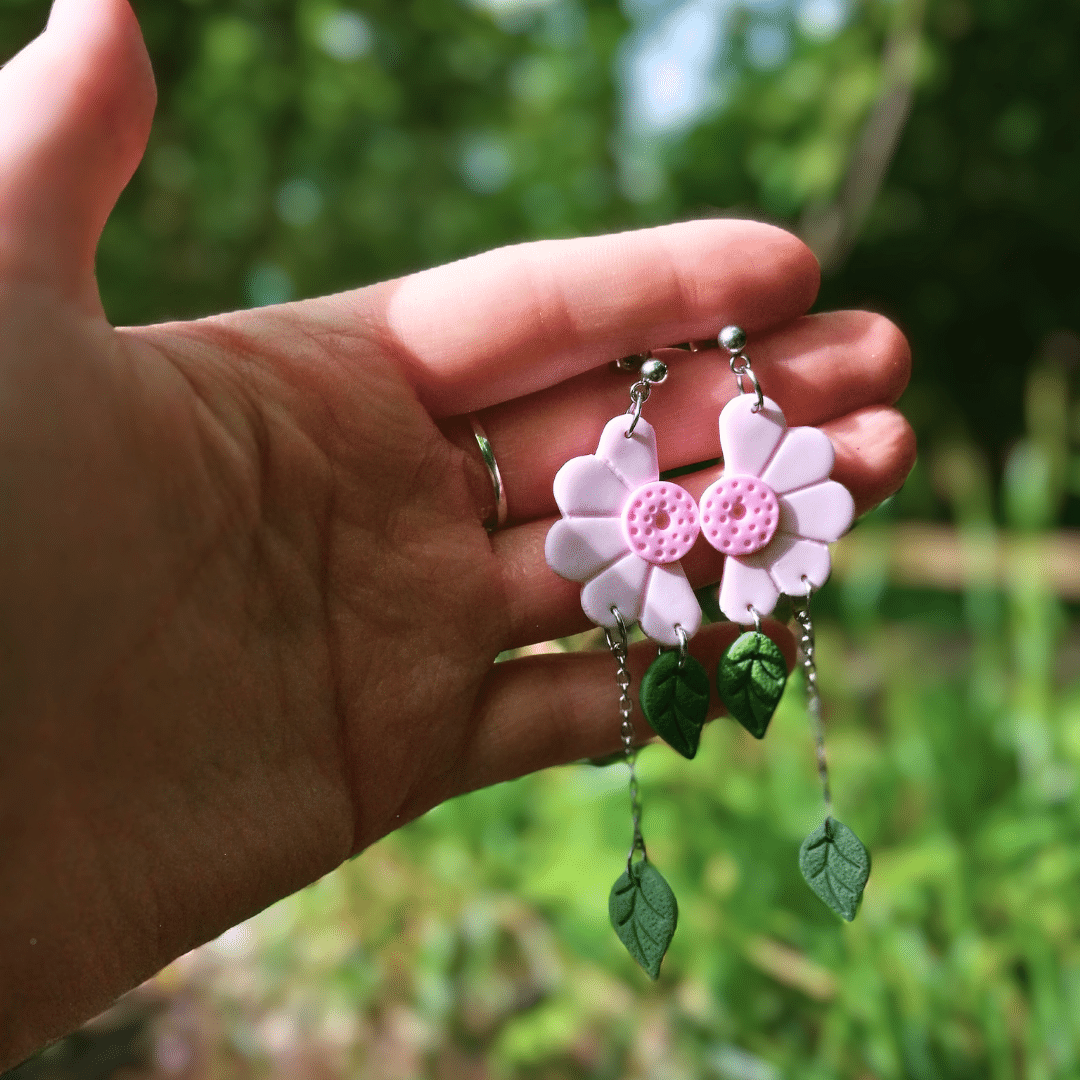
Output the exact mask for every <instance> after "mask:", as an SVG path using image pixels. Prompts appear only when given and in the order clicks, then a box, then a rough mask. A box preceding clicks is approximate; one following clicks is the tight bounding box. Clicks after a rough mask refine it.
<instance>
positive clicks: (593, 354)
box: [0, 0, 914, 1066]
mask: <svg viewBox="0 0 1080 1080" xmlns="http://www.w3.org/2000/svg"><path fill="white" fill-rule="evenodd" d="M153 100H154V94H153V83H152V76H151V74H150V70H149V65H148V61H147V59H146V55H145V51H144V49H143V46H142V41H141V37H140V35H139V31H138V27H137V25H136V24H135V21H134V17H133V16H132V14H131V12H130V10H129V9H128V7H127V4H126V2H125V0H57V4H56V7H55V9H54V12H53V16H52V19H51V22H50V26H49V29H48V30H47V31H46V33H45V34H44V35H43V36H42V37H41V38H39V39H38V40H37V41H35V42H34V43H33V44H32V45H31V46H29V47H28V48H27V49H26V50H25V51H24V52H23V53H21V54H20V55H19V56H18V57H17V58H16V59H15V60H14V61H12V62H11V63H10V64H9V65H8V66H7V67H6V68H5V69H4V70H3V71H2V72H0V103H2V105H3V112H4V115H5V117H6V119H5V122H4V127H3V130H2V131H0V326H2V329H3V334H2V336H0V410H2V412H0V501H2V507H3V518H2V521H3V527H2V532H0V538H2V539H0V642H2V648H0V665H2V676H0V703H2V708H0V740H2V741H0V745H2V746H3V748H4V753H3V754H2V755H0V850H2V851H3V858H2V859H0V896H2V897H3V900H2V901H0V910H2V912H3V916H4V917H3V919H2V920H0V942H2V945H0V1066H2V1065H4V1064H10V1063H11V1062H14V1061H16V1060H17V1059H18V1058H19V1057H20V1055H22V1054H24V1053H26V1052H28V1051H29V1050H31V1049H33V1048H34V1047H35V1046H37V1045H39V1044H40V1043H41V1042H43V1041H44V1040H46V1039H47V1038H48V1037H50V1036H52V1035H55V1034H58V1033H60V1032H61V1031H63V1030H65V1029H66V1028H68V1027H70V1026H71V1025H72V1024H74V1023H75V1022H77V1021H78V1020H79V1019H80V1018H82V1017H84V1016H85V1015H87V1014H89V1013H90V1012H92V1011H93V1010H95V1009H96V1008H98V1007H100V1006H101V1005H102V1004H104V1003H105V1002H107V1001H108V1000H110V999H111V997H112V996H114V995H115V994H116V993H118V992H120V991H121V990H123V989H124V988H126V987H128V986H130V985H132V984H133V983H135V982H136V981H138V980H139V979H140V978H142V977H145V976H146V975H148V974H150V973H151V972H153V971H154V970H156V969H157V968H159V967H160V966H162V965H163V964H165V963H166V962H168V961H169V960H170V959H172V958H173V957H174V956H176V955H178V954H179V953H181V952H183V951H185V950H186V949H188V948H190V947H192V946H193V945H195V944H198V943H199V942H201V941H204V940H206V939H208V938H209V937H211V936H213V935H214V934H216V933H218V932H220V931H221V930H222V929H224V928H225V927H227V926H229V925H231V924H233V923H235V922H237V921H239V920H240V919H242V918H243V917H245V916H246V915H248V914H250V913H252V912H254V911H256V910H258V909H259V908H261V907H262V906H265V905H266V904H267V903H270V902H271V901H273V900H274V899H276V898H278V897H280V896H282V895H285V894H286V893H288V892H289V891H291V890H293V889H295V888H297V887H299V886H301V885H303V884H305V883H307V882H309V881H311V880H313V879H314V878H316V877H317V876H319V875H320V874H322V873H324V872H326V871H328V870H330V869H332V868H333V867H334V866H335V865H337V864H338V863H339V862H340V861H341V860H342V859H344V858H345V857H347V856H348V855H349V854H351V853H353V852H355V851H358V850H360V849H361V848H362V847H363V846H365V845H366V844H368V843H370V842H371V841H373V840H375V839H376V838H378V837H379V836H381V835H383V834H385V833H386V832H388V831H389V830H391V829H393V828H395V827H396V826H397V825H400V824H402V823H404V822H405V821H407V820H409V819H411V818H413V817H415V816H416V815H417V814H419V813H422V812H423V811H424V810H426V809H428V808H429V807H431V806H432V805H434V804H436V803H437V802H439V801H441V800H443V799H445V798H448V797H450V796H452V795H455V794H458V793H460V792H463V791H467V790H470V789H472V788H475V787H478V786H482V785H485V784H491V783H495V782H498V781H500V780H504V779H508V778H510V777H513V776H517V775H520V774H522V773H524V772H527V771H529V770H532V769H536V768H540V767H542V766H545V765H549V764H554V763H558V762H564V761H569V760H573V759H576V758H581V757H584V756H587V755H596V754H600V753H605V752H607V751H610V750H612V749H614V748H615V747H616V746H617V745H618V723H617V719H616V711H615V701H616V697H615V690H614V680H613V671H612V667H611V663H610V658H609V657H607V656H606V655H590V654H574V655H564V656H555V657H551V656H545V657H532V658H526V659H520V660H516V661H510V662H507V663H504V664H499V665H495V664H494V660H495V658H496V656H497V655H498V654H499V653H500V652H501V651H503V650H505V649H507V648H511V647H514V646H520V645H525V644H529V643H532V642H537V641H543V640H546V639H548V638H551V637H555V636H562V635H567V634H571V633H574V632H576V631H578V630H582V629H585V628H586V626H587V623H586V621H585V620H584V617H583V616H582V614H581V609H580V605H579V603H578V587H577V586H575V585H573V584H570V583H568V582H564V581H562V580H560V579H558V578H556V577H555V576H554V575H553V574H552V573H551V571H550V570H548V568H547V567H546V565H545V563H544V559H543V542H544V536H545V534H546V532H547V529H548V528H549V526H550V523H551V520H552V519H553V517H554V516H555V515H556V513H557V512H556V509H555V506H554V501H553V498H552V494H551V481H552V477H553V476H554V474H555V472H556V470H557V469H558V467H559V465H561V464H562V462H564V461H565V460H566V459H567V458H569V457H572V456H575V455H578V454H583V453H590V452H591V451H592V450H593V449H594V448H595V443H596V438H597V435H598V433H599V431H600V430H601V428H602V426H603V423H604V421H606V420H607V419H608V418H610V417H611V416H612V415H614V414H615V413H617V412H620V411H623V410H624V409H625V407H626V403H627V400H628V399H627V387H628V380H627V378H626V377H625V376H618V375H616V374H614V373H613V372H611V371H610V370H609V368H608V365H607V362H608V361H610V360H611V359H612V358H614V357H617V356H620V355H624V354H627V353H631V352H640V351H642V350H645V349H649V348H659V347H662V346H664V345H667V344H670V343H672V342H678V341H685V340H688V339H694V338H706V337H709V336H710V335H715V333H716V331H717V329H718V328H719V327H720V326H721V325H723V324H726V323H732V322H736V323H738V324H740V325H742V326H744V327H745V328H746V329H747V330H748V331H749V332H750V333H751V335H752V339H751V342H752V352H753V357H754V364H755V370H756V371H757V372H758V373H759V375H760V377H761V380H762V383H763V385H764V387H765V390H766V392H767V393H768V394H769V395H770V396H771V397H773V398H775V399H776V400H777V401H778V402H779V403H780V404H781V405H782V406H783V408H784V409H785V410H786V412H787V415H788V418H789V420H790V422H791V423H793V424H818V425H821V426H823V427H824V429H825V430H826V431H827V432H828V434H829V435H830V437H831V438H832V440H833V442H834V445H835V446H836V449H837V469H836V472H835V474H834V475H836V477H837V478H838V479H840V480H841V481H842V482H844V483H845V484H846V485H847V486H848V487H849V488H850V489H851V490H852V491H853V492H854V494H855V496H856V501H857V503H858V505H859V507H860V508H861V509H866V508H868V507H869V506H871V505H873V504H874V503H875V502H877V501H879V500H880V499H881V498H883V497H884V496H886V495H888V494H889V493H891V492H892V491H893V490H895V489H896V487H897V486H898V485H899V484H900V483H901V482H902V480H903V478H904V476H905V475H906V472H907V470H908V468H909V467H910V464H911V461H912V455H913V452H914V451H913V442H912V438H911V433H910V430H909V429H908V427H907V425H906V424H905V422H904V421H903V419H902V418H901V417H900V416H899V414H897V413H896V412H895V411H894V410H892V409H891V408H890V407H889V406H890V405H891V403H892V402H893V401H894V400H895V398H896V396H897V395H898V394H899V393H900V391H901V390H902V388H903V386H904V384H905V382H906V379H907V373H908V352H907V347H906V345H905V343H904V341H903V338H902V337H901V335H900V334H899V332H898V331H897V330H896V329H895V328H894V327H893V326H892V325H891V324H889V323H888V322H887V321H885V320H884V319H881V318H879V317H877V316H873V315H868V314H865V313H858V312H846V313H837V314H830V315H816V316H805V315H804V312H805V311H806V309H807V308H808V307H809V306H810V304H811V303H812V301H813V299H814V296H815V292H816V288H817V280H818V275H817V266H816V263H815V261H814V259H813V257H812V255H811V254H810V253H809V252H808V251H807V250H806V249H805V248H804V247H803V246H802V245H801V244H800V243H799V242H798V241H797V240H795V239H794V238H793V237H791V236H789V235H788V234H786V233H784V232H782V231H780V230H778V229H774V228H771V227H768V226H763V225H757V224H752V223H747V222H737V221H702V222H691V223H686V224H682V225H675V226H669V227H666V228H660V229H655V230H649V231H645V232H640V233H631V234H624V235H620V236H609V237H600V238H596V239H588V240H570V241H559V242H545V243H539V244H531V245H524V246H521V247H516V248H508V249H504V250H501V251H496V252H492V253H489V254H487V255H483V256H479V257H477V258H474V259H470V260H466V261H464V262H462V263H458V264H455V265H452V266H447V267H442V268H439V269H436V270H431V271H428V272H425V273H422V274H418V275H415V276H413V277H410V278H406V279H403V280H400V281H394V282H388V283H384V284H380V285H376V286H372V287H370V288H366V289H362V290H358V291H355V292H351V293H346V294H342V295H340V296H334V297H328V298H323V299H319V300H312V301H305V302H302V303H297V304H290V305H285V306H281V307H277V308H265V309H262V310H259V311H253V312H243V313H236V314H231V315H224V316H219V317H215V318H212V319H206V320H201V321H198V322H193V323H182V324H171V325H165V326H155V327H148V328H138V329H123V330H117V329H114V328H112V327H110V326H109V324H108V323H107V321H106V319H105V317H104V314H103V313H102V310H101V306H100V302H99V300H98V297H97V290H96V286H95V283H94V276H93V260H94V251H95V248H96V245H97V240H98V237H99V235H100V230H101V228H102V226H103V224H104V221H105V219H106V217H107V215H108V213H109V211H110V210H111V208H112V205H113V203H114V201H115V199H116V197H117V195H118V194H119V192H120V190H121V189H122V188H123V186H124V184H125V183H126V182H127V180H128V178H129V177H130V175H131V173H132V171H133V170H134V168H135V166H136V164H137V163H138V160H139V157H140V155H141V153H142V150H143V148H144V145H145V139H146V135H147V132H148V128H149V124H150V119H151V115H152V112H153ZM733 393H734V382H733V380H732V378H731V376H730V373H729V372H728V371H727V369H726V366H724V365H723V364H722V363H721V362H720V361H719V360H718V354H717V353H715V352H713V353H712V354H710V353H708V352H701V353H696V354H679V356H678V359H676V360H673V362H672V364H671V376H670V378H669V380H668V383H667V384H665V385H664V386H663V387H662V388H661V389H660V390H659V391H657V393H656V394H654V396H653V398H652V400H651V401H650V402H649V404H648V406H647V412H646V415H647V417H648V419H649V420H650V421H651V423H652V424H653V425H654V426H655V427H656V429H657V431H658V433H659V436H660V441H661V446H660V453H661V461H660V465H661V468H663V469H670V468H673V467H677V466H684V465H688V464H692V463H693V462H696V461H702V460H706V459H709V458H713V457H715V456H716V455H717V453H718V444H717V438H716V416H717V414H718V412H719V410H720V408H721V407H722V405H723V404H724V402H725V401H726V400H727V399H728V398H730V397H731V395H732V394H733ZM469 412H478V413H479V415H480V418H481V420H482V422H483V424H484V426H485V428H486V429H487V431H488V434H489V436H490V438H491V441H492V444H493V445H494V447H495V450H496V452H497V454H498V457H499V464H500V466H501V469H502V472H503V476H504V479H505V482H506V487H507V491H508V496H509V512H510V521H509V523H508V526H507V527H506V528H504V529H502V530H500V531H499V532H497V533H495V534H494V535H492V536H489V535H488V534H487V533H486V532H485V530H484V527H483V524H482V523H483V521H484V519H485V518H486V517H487V516H488V515H489V513H490V511H491V502H492V492H491V484H490V480H489V479H488V476H487V473H486V471H485V469H484V466H483V464H482V462H481V461H480V459H479V456H478V454H477V452H476V447H475V443H473V444H472V445H471V446H470V442H469V440H470V438H471V435H470V434H469V429H468V426H467V424H465V423H464V421H463V419H462V418H463V417H464V415H465V414H467V413H469ZM715 475H716V470H715V469H714V470H702V471H700V472H699V473H696V474H693V475H691V476H689V477H687V478H684V479H682V480H680V483H684V484H685V485H686V486H687V487H688V488H689V489H690V490H691V492H692V493H693V494H695V495H697V494H699V493H700V491H702V490H703V489H704V488H705V487H706V486H707V485H708V484H709V483H710V482H711V481H712V480H713V479H714V478H715ZM703 549H704V550H703ZM684 566H685V567H686V570H687V572H688V574H689V576H690V578H691V580H692V581H693V582H694V583H695V584H705V583H707V582H709V581H714V580H716V579H717V578H718V577H719V574H720V571H721V569H722V559H721V557H720V556H719V555H718V554H717V553H715V552H714V551H712V549H706V548H705V545H701V544H699V545H698V547H697V548H696V549H695V550H694V551H693V552H692V553H691V554H690V555H689V556H688V557H687V558H686V560H684ZM772 632H773V633H774V634H775V635H776V636H777V638H778V640H780V641H781V643H782V644H783V645H784V647H785V648H786V650H787V651H788V654H789V656H790V655H791V653H792V643H791V639H790V636H788V635H787V632H786V631H785V630H783V629H782V628H780V627H779V626H774V627H773V628H772ZM732 636H733V632H732V629H731V628H730V627H728V626H724V625H718V626H714V627H709V628H707V629H706V630H704V631H703V632H702V633H701V634H700V635H699V636H698V638H697V639H696V640H695V642H694V651H695V652H696V653H698V654H699V655H700V656H701V658H702V659H703V660H705V661H706V662H708V661H709V660H714V659H715V658H716V657H718V656H719V654H720V653H721V652H722V650H723V648H724V647H725V646H726V644H727V643H728V642H729V641H730V640H731V637H732ZM646 662H647V656H646V655H645V654H641V653H639V654H637V655H636V656H635V663H636V664H637V665H638V667H639V669H640V667H642V666H643V665H644V663H646Z"/></svg>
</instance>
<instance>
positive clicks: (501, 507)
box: [469, 413, 507, 533]
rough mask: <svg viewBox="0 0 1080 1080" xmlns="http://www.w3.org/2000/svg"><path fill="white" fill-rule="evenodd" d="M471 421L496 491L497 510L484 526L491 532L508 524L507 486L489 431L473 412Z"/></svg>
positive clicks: (470, 417) (470, 416) (481, 454)
mask: <svg viewBox="0 0 1080 1080" xmlns="http://www.w3.org/2000/svg"><path fill="white" fill-rule="evenodd" d="M469 423H470V424H472V429H473V435H475V436H476V445H477V446H479V447H480V456H481V457H482V458H483V459H484V464H485V465H486V466H487V471H488V475H489V476H490V477H491V487H492V489H493V490H494V492H495V511H494V513H493V514H492V516H491V517H489V518H488V519H487V521H485V522H484V528H485V529H487V531H488V532H489V533H490V532H494V531H495V530H496V529H501V528H502V527H503V526H504V525H505V524H506V514H507V506H506V488H505V487H503V479H502V473H501V472H499V463H498V462H497V461H496V460H495V451H494V450H492V449H491V440H490V439H489V438H488V437H487V432H485V431H484V429H483V427H481V425H480V421H479V420H477V419H476V417H475V416H474V415H473V414H472V413H470V414H469Z"/></svg>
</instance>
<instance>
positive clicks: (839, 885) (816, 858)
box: [799, 818, 870, 922]
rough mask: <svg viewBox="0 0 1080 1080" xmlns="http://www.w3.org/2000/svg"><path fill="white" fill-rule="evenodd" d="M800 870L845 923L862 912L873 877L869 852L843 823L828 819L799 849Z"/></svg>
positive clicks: (807, 881)
mask: <svg viewBox="0 0 1080 1080" xmlns="http://www.w3.org/2000/svg"><path fill="white" fill-rule="evenodd" d="M799 869H800V870H802V875H803V877H804V878H806V883H807V885H809V886H810V888H811V889H813V890H814V892H816V893H817V895H818V896H819V897H821V899H822V900H824V901H825V903H826V904H828V906H829V907H831V908H832V909H833V911H835V912H836V914H837V915H839V916H840V917H841V918H843V919H847V921H848V922H851V920H852V919H854V918H855V913H856V912H857V911H858V910H859V901H860V900H861V899H862V894H863V889H864V888H866V880H867V878H869V877H870V852H868V851H867V850H866V848H865V847H863V845H862V841H861V840H860V839H859V838H858V837H857V836H856V835H855V834H854V833H853V832H852V831H851V830H850V829H849V828H848V827H847V826H846V825H844V824H843V823H842V822H839V821H837V820H836V819H835V818H826V819H825V821H824V823H823V824H822V826H821V828H819V829H815V830H814V831H813V832H812V833H811V834H810V835H809V836H808V837H807V838H806V839H805V840H804V841H803V845H802V847H801V848H800V849H799Z"/></svg>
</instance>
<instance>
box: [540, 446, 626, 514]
mask: <svg viewBox="0 0 1080 1080" xmlns="http://www.w3.org/2000/svg"><path fill="white" fill-rule="evenodd" d="M554 486H555V502H556V504H557V505H558V507H559V509H560V510H561V511H562V512H563V514H565V515H566V516H567V517H580V516H582V515H591V516H593V517H613V516H615V515H618V514H621V513H622V510H623V506H624V505H625V504H626V500H627V499H628V498H629V497H630V489H629V488H628V487H627V486H626V485H625V484H624V483H623V482H622V481H621V480H620V479H619V478H618V477H617V476H616V475H615V474H614V473H613V472H612V471H611V469H609V468H608V467H607V465H605V464H604V462H602V461H601V460H600V459H599V458H598V457H597V456H596V455H595V454H586V455H584V457H576V458H571V459H570V460H569V461H568V462H567V463H566V464H565V465H564V466H563V467H562V468H561V469H560V470H559V471H558V472H557V473H556V474H555V485H554Z"/></svg>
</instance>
